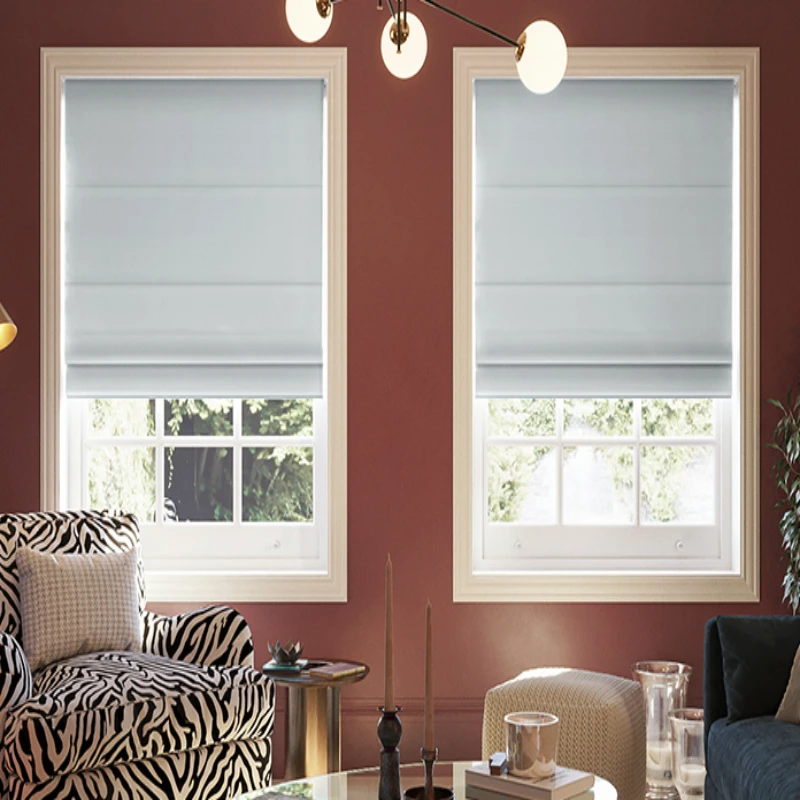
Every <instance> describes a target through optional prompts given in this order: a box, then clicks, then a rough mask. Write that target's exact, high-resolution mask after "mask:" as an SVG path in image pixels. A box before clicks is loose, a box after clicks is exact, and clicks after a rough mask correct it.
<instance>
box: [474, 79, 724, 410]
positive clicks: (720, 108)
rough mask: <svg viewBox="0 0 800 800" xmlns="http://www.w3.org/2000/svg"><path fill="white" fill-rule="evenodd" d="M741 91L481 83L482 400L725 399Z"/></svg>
mask: <svg viewBox="0 0 800 800" xmlns="http://www.w3.org/2000/svg"><path fill="white" fill-rule="evenodd" d="M734 99H735V86H734V83H733V81H732V80H722V79H720V80H712V79H703V80H694V79H683V80H678V79H669V80H667V79H664V80H655V79H654V80H649V79H648V80H645V79H619V80H616V79H615V80H610V79H609V80H588V79H587V80H582V79H581V80H579V79H571V80H565V81H564V82H563V83H562V84H561V85H560V86H559V87H558V88H557V89H556V90H555V91H554V92H552V93H551V94H548V95H541V96H537V95H532V94H531V93H530V92H527V91H526V90H525V88H524V87H523V86H522V84H521V83H520V82H519V81H517V80H498V79H486V80H477V81H476V82H475V125H476V130H475V148H476V157H475V169H476V174H475V226H476V227H475V281H476V286H475V315H476V362H477V374H476V386H477V394H478V396H481V397H580V396H583V397H608V396H624V397H669V396H673V397H675V396H677V397H724V396H729V395H730V393H731V381H732V377H731V373H732V330H733V328H732V275H733V253H732V247H733V239H734V233H733V213H734V211H733V209H734V195H733V174H734V138H733V133H734V114H735V110H734ZM736 155H737V156H738V153H737V154H736Z"/></svg>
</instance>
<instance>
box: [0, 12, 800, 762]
mask: <svg viewBox="0 0 800 800" xmlns="http://www.w3.org/2000/svg"><path fill="white" fill-rule="evenodd" d="M454 4H455V5H457V6H458V8H459V9H460V10H463V11H464V12H466V13H468V14H471V15H473V16H474V17H478V18H480V19H481V20H484V21H486V22H487V23H489V24H491V25H494V26H496V27H497V28H498V29H500V30H501V31H504V32H506V33H508V34H511V35H516V34H517V33H518V32H519V31H521V30H522V28H523V27H524V26H525V25H526V24H527V23H528V22H529V21H531V20H533V19H534V18H537V17H540V16H541V17H545V18H548V17H549V18H551V19H553V20H554V21H555V22H557V23H558V24H559V25H560V26H561V28H562V30H563V31H564V34H565V36H566V39H567V42H568V43H569V44H570V45H575V46H712V45H717V46H741V45H747V46H753V45H757V46H759V47H760V48H761V56H762V62H761V63H762V83H761V109H762V115H761V120H762V124H761V134H762V139H761V141H762V148H761V154H762V158H761V176H762V202H761V210H762V225H761V233H762V248H761V253H762V259H761V265H762V268H761V274H762V280H761V306H762V314H761V395H762V410H763V411H764V418H763V421H762V426H761V434H762V441H766V440H767V439H768V437H769V434H770V430H771V428H772V426H773V424H774V421H775V420H774V416H773V414H772V413H771V412H770V411H769V410H768V408H767V407H766V406H765V405H764V403H763V400H764V398H767V397H770V396H776V395H779V394H782V393H784V392H785V391H786V389H787V388H788V387H789V386H791V385H792V384H794V382H795V381H797V379H798V377H800V369H798V364H799V363H800V358H799V357H800V319H798V314H797V300H798V295H799V294H800V292H798V290H797V289H796V276H797V274H798V255H797V245H796V230H797V217H798V214H799V213H800V201H798V199H797V198H798V194H797V186H798V185H799V184H800V158H798V156H797V131H798V130H800V102H798V99H799V96H798V90H797V84H796V72H797V68H798V65H800V57H798V48H797V31H798V30H800V3H797V2H796V0H771V1H770V2H769V3H764V2H757V0H671V2H668V3H667V2H656V0H647V2H642V0H606V2H603V3H599V2H597V0H541V2H528V0H503V1H502V2H479V0H454ZM283 5H284V4H283V2H282V0H258V1H256V0H115V2H109V1H108V0H4V2H3V3H2V4H0V301H2V302H3V303H4V305H6V307H7V308H8V310H9V311H10V312H11V313H12V314H13V316H14V318H15V320H16V322H17V323H18V325H19V327H20V333H19V337H18V339H17V341H16V343H15V344H14V345H13V346H12V347H11V348H10V349H9V350H7V351H6V352H5V353H3V354H2V355H0V509H3V510H17V509H25V510H28V509H34V508H36V507H37V505H38V502H39V414H38V407H39V338H38V329H39V48H40V47H42V46H45V45H47V46H56V45H58V46H78V45H84V46H102V45H106V46H145V45H147V46H212V45H214V46H285V45H294V44H295V42H294V41H293V40H292V38H291V36H290V34H289V31H288V28H287V26H286V23H285V21H284V17H283ZM414 6H419V7H418V8H414ZM412 9H413V10H415V11H417V13H419V14H420V16H422V17H423V19H424V21H425V25H426V28H427V31H428V36H429V44H430V52H429V56H428V61H427V63H426V65H425V67H424V69H423V71H422V72H421V73H420V75H419V76H417V78H416V79H414V80H413V81H411V82H406V83H403V82H399V81H396V80H394V79H393V78H391V77H390V76H389V75H388V74H387V72H386V71H385V69H384V68H383V65H382V62H381V61H380V56H379V53H378V35H379V32H380V30H381V27H382V25H383V24H384V22H385V17H384V16H381V15H379V14H378V13H377V12H375V10H374V3H373V2H372V0H345V2H343V3H342V4H341V5H340V6H337V9H336V17H335V21H334V24H333V27H332V30H331V32H330V34H329V36H328V37H327V39H326V40H325V44H327V45H328V46H347V47H348V58H349V179H348V180H349V186H348V189H349V209H348V212H349V259H348V268H349V376H348V377H349V420H350V422H349V469H348V480H349V509H350V511H349V582H350V590H349V598H350V599H349V602H348V603H347V604H346V605H328V606H323V605H313V604H310V605H257V604H247V605H241V606H240V608H241V610H242V611H243V612H244V613H245V614H246V615H247V617H248V619H249V620H250V623H251V625H252V628H253V633H254V635H255V641H256V653H257V658H258V660H259V661H262V660H265V659H266V658H267V657H268V654H267V649H266V643H267V641H268V640H274V639H277V638H281V639H283V638H285V637H290V636H292V637H298V636H299V637H302V639H303V640H304V641H305V642H306V643H307V650H308V652H309V653H311V654H329V655H340V656H350V657H353V658H359V659H363V660H365V661H367V662H369V663H370V664H372V665H373V667H374V673H373V675H371V676H370V677H369V678H368V679H367V680H365V681H364V682H363V683H361V684H358V685H356V686H353V687H350V688H349V689H348V690H346V692H345V696H344V706H345V718H344V746H343V749H344V759H345V765H346V766H355V765H360V764H367V763H373V762H375V761H376V759H377V742H376V740H375V739H374V724H375V721H376V715H375V713H374V711H373V707H374V706H375V704H376V702H377V700H378V698H379V697H380V695H381V692H382V685H383V684H382V679H381V671H382V627H383V618H382V614H383V608H382V597H383V563H384V561H385V558H386V553H387V551H389V550H391V551H392V556H393V560H394V562H395V575H396V576H397V577H396V592H395V608H396V621H395V630H396V636H397V651H396V652H397V656H396V662H397V663H396V672H397V696H398V698H399V700H400V702H402V703H403V704H404V705H406V706H407V707H408V713H407V715H406V736H405V738H404V746H405V752H406V753H407V754H408V756H409V757H410V756H413V755H415V754H416V752H417V747H418V746H419V743H420V734H419V730H420V724H419V722H420V721H419V698H420V696H421V694H422V685H423V675H422V666H421V664H420V660H419V659H420V657H421V654H422V645H423V606H424V602H425V599H426V598H427V597H430V598H431V600H432V601H433V604H434V610H435V612H434V613H435V626H436V629H435V630H436V654H435V662H436V663H435V666H436V693H437V699H438V703H439V708H440V714H439V726H438V730H439V745H440V748H441V755H442V757H443V758H454V757H468V756H470V755H474V754H476V753H477V752H478V750H479V746H480V745H479V743H480V719H481V715H480V708H481V702H482V697H483V694H484V692H485V691H486V689H487V688H488V687H490V686H492V685H493V684H496V683H498V682H500V681H502V680H504V679H506V678H508V677H510V676H512V675H514V674H516V672H517V671H519V670H521V669H523V668H526V667H531V666H535V665H542V664H547V665H569V666H573V667H583V668H588V669H593V670H601V671H607V672H613V673H618V674H622V675H625V674H628V668H629V665H630V663H631V662H632V661H635V660H638V659H641V658H675V659H682V660H685V661H688V662H689V663H691V664H693V665H694V666H695V667H696V668H697V669H698V670H699V669H700V668H701V665H702V635H703V626H704V623H705V621H706V619H707V618H708V617H710V616H712V615H714V614H718V613H721V612H726V613H756V612H760V613H773V612H777V611H780V609H781V590H780V580H781V565H780V564H779V558H780V547H779V539H778V535H777V533H776V519H777V518H776V514H775V512H774V511H773V510H772V504H773V501H774V499H775V492H774V490H773V487H772V481H771V480H770V477H769V466H770V464H771V457H770V455H769V453H768V452H767V451H766V450H764V451H763V454H762V462H761V463H762V481H761V486H762V513H761V518H762V548H761V561H762V563H761V579H762V598H763V599H762V602H761V603H760V604H759V605H757V606H756V605H747V606H730V605H728V606H720V605H716V606H715V605H670V604H665V605H660V604H659V603H658V600H659V595H658V584H657V582H654V587H653V603H652V604H640V605H566V604H564V605H535V604H519V605H516V604H510V605H478V604H467V605H454V604H453V602H452V599H451V598H452V577H451V574H452V555H451V551H452V542H451V477H452V476H451V445H452V436H451V401H452V392H451V321H452V315H451V258H452V242H451V239H452V224H451V220H452V201H451V192H452V168H451V163H452V118H451V110H452V66H451V65H452V48H453V47H454V46H463V45H490V44H492V42H491V41H490V40H489V39H487V38H485V37H483V36H482V35H480V34H479V33H477V32H474V31H472V30H470V29H468V28H466V27H464V26H462V25H460V24H458V23H456V22H455V21H451V20H449V19H447V18H445V17H443V16H441V15H437V14H436V13H435V12H434V11H433V10H432V9H428V8H424V7H422V6H420V5H419V4H418V3H417V2H414V0H412ZM384 13H386V12H384ZM398 242H399V244H396V243H398ZM162 610H168V609H166V608H164V609H162ZM691 696H692V700H693V701H694V702H699V700H700V696H701V690H700V679H699V675H698V677H697V678H696V679H695V680H694V682H693V685H692V690H691ZM276 738H277V745H278V758H279V759H280V756H281V753H282V742H281V738H282V737H281V735H280V733H279V734H278V736H277V737H276ZM278 771H279V772H280V768H279V769H278Z"/></svg>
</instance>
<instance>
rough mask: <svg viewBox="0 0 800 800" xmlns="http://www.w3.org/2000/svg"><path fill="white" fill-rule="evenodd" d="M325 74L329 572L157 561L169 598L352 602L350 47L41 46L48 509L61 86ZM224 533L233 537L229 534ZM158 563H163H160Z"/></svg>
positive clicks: (59, 355) (59, 449) (62, 434)
mask: <svg viewBox="0 0 800 800" xmlns="http://www.w3.org/2000/svg"><path fill="white" fill-rule="evenodd" d="M154 76H157V77H174V78H179V77H220V78H222V77H228V78H231V77H321V78H324V79H325V80H326V81H327V85H328V93H327V137H328V141H327V153H328V157H327V163H326V167H327V195H326V198H325V202H326V212H327V253H326V259H327V264H328V268H327V270H326V276H325V279H324V280H325V284H324V291H325V296H326V303H325V304H324V309H325V311H324V327H323V330H325V332H326V337H325V341H324V345H323V346H324V350H325V359H326V361H325V364H326V366H325V368H326V375H327V381H326V405H327V417H326V419H325V420H324V428H325V429H326V430H327V475H328V486H327V515H328V519H327V553H328V569H327V571H326V572H325V573H321V574H303V573H297V574H292V573H289V572H286V573H281V574H275V573H272V574H269V573H267V572H262V571H257V570H249V571H248V570H238V569H237V570H236V571H227V572H221V571H214V570H210V569H208V568H207V567H208V565H207V564H206V565H205V566H204V565H202V564H199V566H198V567H197V568H194V567H192V568H191V569H188V570H187V569H182V570H170V569H168V568H167V569H164V568H158V569H155V570H154V569H152V567H151V568H149V569H148V565H147V562H145V567H146V569H148V572H147V588H148V596H149V598H150V599H151V600H169V601H184V600H185V601H217V600H228V601H275V602H284V601H287V600H290V601H294V602H346V600H347V52H346V50H345V49H344V48H315V49H313V50H311V49H306V48H302V49H296V48H264V49H261V48H191V49H182V48H121V49H118V48H43V49H42V51H41V231H40V241H41V251H40V263H41V377H40V380H41V422H40V435H41V446H40V459H41V507H42V509H46V510H49V509H57V508H60V507H62V506H63V504H65V503H67V502H68V500H69V498H68V497H66V496H65V491H64V487H65V486H66V480H65V471H66V468H67V465H66V464H65V463H64V461H65V459H64V458H63V457H62V456H63V455H64V454H65V452H66V437H67V435H68V419H67V416H68V415H67V403H66V402H65V400H66V398H65V396H64V390H63V374H62V372H63V370H62V364H63V341H62V333H61V332H62V318H61V309H62V298H61V273H62V225H63V223H62V218H61V208H62V197H63V187H62V164H61V149H62V136H63V130H62V94H63V83H64V81H65V80H66V79H69V78H81V77H84V78H85V77H154ZM223 536H224V533H223ZM156 561H158V559H156Z"/></svg>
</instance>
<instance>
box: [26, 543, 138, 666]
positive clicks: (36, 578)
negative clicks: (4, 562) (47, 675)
mask: <svg viewBox="0 0 800 800" xmlns="http://www.w3.org/2000/svg"><path fill="white" fill-rule="evenodd" d="M138 565H139V552H138V548H137V549H134V550H129V551H128V552H127V553H86V554H83V553H68V554H64V553H37V552H36V551H35V550H31V549H30V548H28V547H21V548H19V550H17V571H18V573H19V596H20V611H21V616H22V632H23V636H24V642H25V643H24V646H23V649H24V651H25V657H26V658H27V659H28V664H29V665H30V668H31V670H32V671H36V670H37V669H41V668H42V667H44V666H46V665H47V664H52V663H53V662H54V661H61V660H62V659H64V658H71V657H72V656H82V655H85V654H86V653H99V652H103V651H110V650H137V651H138V650H141V649H142V627H141V617H140V615H139V592H138V582H137V568H138Z"/></svg>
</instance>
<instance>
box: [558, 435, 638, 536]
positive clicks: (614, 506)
mask: <svg viewBox="0 0 800 800" xmlns="http://www.w3.org/2000/svg"><path fill="white" fill-rule="evenodd" d="M633 502H634V500H633V448H632V447H565V448H564V514H563V516H564V522H565V523H566V524H568V525H569V524H571V525H593V524H607V523H614V522H616V523H626V524H627V523H632V522H633V521H634V505H633Z"/></svg>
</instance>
